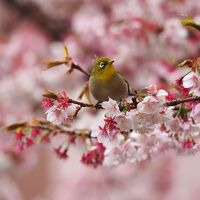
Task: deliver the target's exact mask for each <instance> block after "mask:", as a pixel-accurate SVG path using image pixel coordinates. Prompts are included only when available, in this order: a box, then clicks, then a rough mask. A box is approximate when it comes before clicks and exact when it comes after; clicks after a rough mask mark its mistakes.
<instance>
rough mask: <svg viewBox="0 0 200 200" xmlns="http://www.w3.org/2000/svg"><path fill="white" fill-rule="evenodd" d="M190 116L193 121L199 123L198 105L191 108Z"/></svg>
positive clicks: (199, 111) (199, 108) (199, 110)
mask: <svg viewBox="0 0 200 200" xmlns="http://www.w3.org/2000/svg"><path fill="white" fill-rule="evenodd" d="M190 116H191V117H192V118H193V119H194V120H195V122H196V123H200V103H198V104H197V105H195V106H194V107H193V108H192V111H191V113H190Z"/></svg>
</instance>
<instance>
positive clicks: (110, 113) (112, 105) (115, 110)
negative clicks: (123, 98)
mask: <svg viewBox="0 0 200 200" xmlns="http://www.w3.org/2000/svg"><path fill="white" fill-rule="evenodd" d="M102 107H103V108H104V109H105V111H106V116H107V117H116V116H118V115H119V114H120V113H121V112H120V110H119V106H118V103H117V102H116V101H114V100H113V99H111V98H110V97H109V100H108V101H104V102H102Z"/></svg>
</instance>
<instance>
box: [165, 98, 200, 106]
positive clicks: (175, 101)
mask: <svg viewBox="0 0 200 200" xmlns="http://www.w3.org/2000/svg"><path fill="white" fill-rule="evenodd" d="M192 101H200V97H189V98H185V99H177V100H173V101H170V102H167V103H166V104H165V105H166V106H176V105H178V104H181V103H186V102H192Z"/></svg>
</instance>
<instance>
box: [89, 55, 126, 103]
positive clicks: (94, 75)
mask: <svg viewBox="0 0 200 200" xmlns="http://www.w3.org/2000/svg"><path fill="white" fill-rule="evenodd" d="M113 62H114V61H113V60H112V59H110V58H107V57H101V58H97V59H96V61H95V63H94V65H93V67H92V71H91V76H90V79H89V91H90V95H91V96H92V97H94V98H95V99H96V100H98V101H99V102H101V101H106V100H108V98H109V97H110V98H112V99H113V100H116V101H118V102H119V101H121V100H123V99H124V98H126V97H127V96H128V94H129V85H128V82H127V81H126V80H125V79H124V77H123V76H122V75H121V74H120V73H119V72H118V71H117V70H116V69H115V67H114V65H113Z"/></svg>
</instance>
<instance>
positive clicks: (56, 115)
mask: <svg viewBox="0 0 200 200" xmlns="http://www.w3.org/2000/svg"><path fill="white" fill-rule="evenodd" d="M46 114H47V121H49V122H51V123H53V124H56V125H60V124H62V123H63V122H64V116H63V115H62V111H61V110H59V109H58V108H57V107H56V106H52V107H51V108H49V110H47V111H46Z"/></svg>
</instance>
